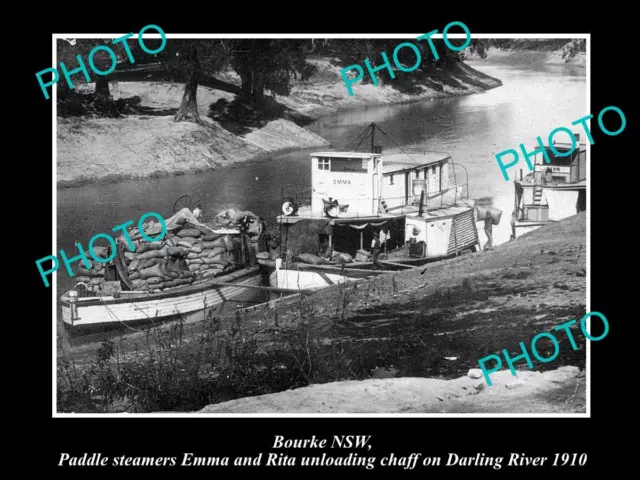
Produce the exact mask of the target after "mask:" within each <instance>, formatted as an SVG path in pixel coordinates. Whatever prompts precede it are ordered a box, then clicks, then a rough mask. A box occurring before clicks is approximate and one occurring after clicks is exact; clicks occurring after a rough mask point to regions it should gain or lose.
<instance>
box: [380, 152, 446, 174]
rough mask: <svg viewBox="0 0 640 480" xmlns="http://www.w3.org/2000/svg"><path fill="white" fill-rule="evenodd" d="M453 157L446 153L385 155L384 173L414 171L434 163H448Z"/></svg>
mask: <svg viewBox="0 0 640 480" xmlns="http://www.w3.org/2000/svg"><path fill="white" fill-rule="evenodd" d="M449 160H451V156H449V155H448V154H446V153H436V152H426V153H412V154H411V155H408V154H406V153H399V154H396V155H385V156H384V163H383V167H382V169H383V173H391V172H398V171H402V170H413V169H415V168H420V167H424V166H426V165H431V164H433V163H440V162H447V161H449Z"/></svg>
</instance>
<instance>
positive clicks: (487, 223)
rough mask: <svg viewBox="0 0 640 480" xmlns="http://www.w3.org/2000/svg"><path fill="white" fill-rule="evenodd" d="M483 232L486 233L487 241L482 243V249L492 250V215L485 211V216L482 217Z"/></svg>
mask: <svg viewBox="0 0 640 480" xmlns="http://www.w3.org/2000/svg"><path fill="white" fill-rule="evenodd" d="M484 233H485V234H486V235H487V243H485V245H484V250H493V246H492V245H493V217H492V216H491V215H489V212H487V216H486V218H485V219H484Z"/></svg>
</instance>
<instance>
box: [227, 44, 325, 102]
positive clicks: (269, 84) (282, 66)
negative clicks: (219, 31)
mask: <svg viewBox="0 0 640 480" xmlns="http://www.w3.org/2000/svg"><path fill="white" fill-rule="evenodd" d="M229 45H230V47H231V67H232V68H233V69H234V70H235V71H236V73H237V74H238V75H239V76H240V79H241V81H242V87H241V95H242V97H243V98H244V99H245V100H247V101H249V102H250V103H253V104H254V105H256V107H258V108H262V107H263V106H264V91H265V90H270V91H271V92H273V93H275V94H276V95H289V94H290V93H291V79H293V78H300V79H302V80H307V79H308V78H310V77H311V75H313V73H314V72H315V70H316V69H315V67H314V66H313V65H312V64H310V63H308V62H307V61H306V51H307V50H308V49H309V48H310V47H311V42H310V41H304V40H297V41H292V40H276V39H264V40H258V39H242V40H232V41H230V44H229Z"/></svg>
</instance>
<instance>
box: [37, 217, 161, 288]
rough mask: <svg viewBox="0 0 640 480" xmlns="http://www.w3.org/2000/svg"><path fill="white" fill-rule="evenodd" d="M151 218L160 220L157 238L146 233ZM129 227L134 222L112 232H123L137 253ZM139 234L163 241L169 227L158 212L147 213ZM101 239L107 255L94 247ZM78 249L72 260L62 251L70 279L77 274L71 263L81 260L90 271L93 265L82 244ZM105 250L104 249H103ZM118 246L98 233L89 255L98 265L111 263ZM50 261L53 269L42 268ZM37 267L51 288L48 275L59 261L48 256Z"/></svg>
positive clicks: (106, 235) (122, 225)
mask: <svg viewBox="0 0 640 480" xmlns="http://www.w3.org/2000/svg"><path fill="white" fill-rule="evenodd" d="M149 217H155V218H157V219H158V222H159V223H160V225H161V228H160V233H159V234H158V235H157V236H155V237H152V236H150V235H148V233H150V232H145V230H144V220H145V219H147V218H149ZM129 225H133V220H129V221H128V222H125V223H123V224H121V225H116V226H115V227H113V229H112V231H113V232H117V231H118V230H121V231H122V235H123V238H124V240H125V242H126V244H127V246H128V247H129V250H131V251H132V252H134V251H135V245H134V243H133V241H132V240H131V237H130V236H129V232H127V227H128V226H129ZM138 232H139V234H140V236H141V237H142V238H144V239H145V240H147V241H149V242H154V241H156V240H160V239H162V238H163V237H164V236H165V235H166V233H167V225H166V224H165V223H164V218H162V215H160V214H159V213H156V212H148V213H145V214H144V215H142V216H141V217H140V220H138ZM153 233H155V230H154V231H153ZM99 238H104V239H105V240H106V241H107V243H108V244H109V247H108V248H107V250H106V251H107V252H108V253H107V254H106V255H100V254H99V253H96V251H95V247H94V245H93V244H94V242H95V241H96V240H97V239H99ZM76 247H77V248H78V250H80V254H79V255H76V256H75V257H72V258H67V255H66V253H65V252H64V250H60V257H61V258H62V261H63V262H64V266H65V267H66V268H67V272H68V273H69V276H70V277H74V276H75V273H73V270H71V263H72V262H76V261H78V260H81V261H82V263H84V266H85V267H86V268H87V269H88V270H90V269H91V264H90V263H89V259H88V258H87V254H86V253H85V251H84V249H83V248H82V244H80V242H76ZM103 248H104V247H103ZM117 248H118V247H117V245H116V241H115V240H114V238H113V237H112V236H111V235H109V234H107V233H96V234H95V235H94V236H93V237H91V240H89V255H91V258H93V261H94V262H97V263H109V262H110V261H112V260H113V259H114V258H115V256H116V253H117ZM48 260H51V262H52V264H53V265H52V267H51V268H50V269H49V270H43V268H42V264H43V263H44V262H46V261H48ZM36 267H38V271H39V272H40V277H42V281H43V282H44V286H45V287H47V288H48V287H49V286H50V284H49V280H47V275H50V274H52V273H53V272H55V271H57V270H58V268H59V267H60V262H58V259H57V258H56V257H55V256H53V255H48V256H46V257H42V258H41V259H40V260H36Z"/></svg>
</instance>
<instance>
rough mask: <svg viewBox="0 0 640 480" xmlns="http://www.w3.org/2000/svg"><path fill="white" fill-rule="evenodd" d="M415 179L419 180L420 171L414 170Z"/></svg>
mask: <svg viewBox="0 0 640 480" xmlns="http://www.w3.org/2000/svg"><path fill="white" fill-rule="evenodd" d="M416 178H420V170H416Z"/></svg>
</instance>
